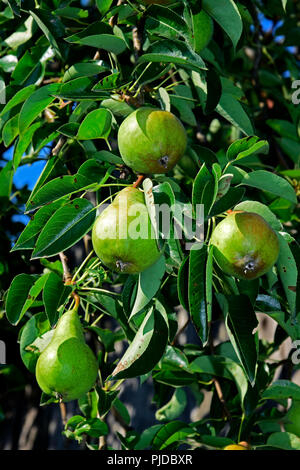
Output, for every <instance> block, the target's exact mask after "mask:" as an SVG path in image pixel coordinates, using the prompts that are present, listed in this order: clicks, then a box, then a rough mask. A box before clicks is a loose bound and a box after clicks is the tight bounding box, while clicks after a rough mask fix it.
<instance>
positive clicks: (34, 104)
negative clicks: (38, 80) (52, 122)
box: [19, 83, 60, 134]
mask: <svg viewBox="0 0 300 470" xmlns="http://www.w3.org/2000/svg"><path fill="white" fill-rule="evenodd" d="M59 88H60V85H58V84H57V83H51V84H50V85H45V86H43V87H41V88H39V89H38V90H36V91H35V92H33V93H32V94H31V95H30V96H29V97H28V98H27V99H26V101H25V103H24V104H23V106H22V109H21V111H20V116H19V131H20V134H22V133H23V132H24V131H25V130H26V129H27V127H29V126H30V124H31V123H32V122H33V121H34V120H35V119H36V118H37V117H38V115H39V114H40V113H41V112H42V111H43V110H44V109H45V108H47V106H49V104H51V103H52V101H54V99H55V98H54V96H52V95H53V94H55V93H57V91H58V90H59Z"/></svg>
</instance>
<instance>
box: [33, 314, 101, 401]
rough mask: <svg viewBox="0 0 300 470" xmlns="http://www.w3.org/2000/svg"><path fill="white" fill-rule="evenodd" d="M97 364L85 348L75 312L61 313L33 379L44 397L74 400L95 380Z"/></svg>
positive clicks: (89, 387) (88, 388)
mask: <svg viewBox="0 0 300 470" xmlns="http://www.w3.org/2000/svg"><path fill="white" fill-rule="evenodd" d="M97 373H98V364H97V360H96V357H95V356H94V353H93V352H92V350H91V349H90V348H89V346H88V345H87V344H86V342H85V339H84V333H83V328H82V325H81V323H80V320H79V317H78V313H77V308H74V309H72V310H69V311H68V312H66V313H64V314H63V315H62V316H61V317H60V319H59V321H58V323H57V326H56V328H55V330H54V334H53V336H52V338H51V341H50V343H49V344H48V346H47V347H46V348H45V349H44V350H43V351H42V353H41V355H40V356H39V358H38V361H37V364H36V379H37V382H38V384H39V386H40V387H41V389H42V390H43V392H45V393H46V394H47V395H50V396H53V397H55V398H57V399H59V400H60V401H63V402H68V401H71V400H77V399H78V398H80V397H81V396H82V395H84V394H85V393H87V392H88V391H89V390H90V389H91V388H92V386H93V385H94V383H95V381H96V379H97Z"/></svg>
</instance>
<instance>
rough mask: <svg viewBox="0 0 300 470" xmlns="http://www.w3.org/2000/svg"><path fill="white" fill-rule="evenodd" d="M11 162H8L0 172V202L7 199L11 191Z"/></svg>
mask: <svg viewBox="0 0 300 470" xmlns="http://www.w3.org/2000/svg"><path fill="white" fill-rule="evenodd" d="M12 166H13V162H12V161H9V162H7V163H6V165H5V166H4V167H3V168H2V169H1V170H0V201H1V198H9V196H10V194H11V190H12V182H13V176H14V171H13V168H12Z"/></svg>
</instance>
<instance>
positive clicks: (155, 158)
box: [118, 108, 187, 174]
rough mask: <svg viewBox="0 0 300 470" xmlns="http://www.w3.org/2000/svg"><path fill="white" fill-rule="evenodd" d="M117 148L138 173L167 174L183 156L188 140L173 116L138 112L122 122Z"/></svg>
mask: <svg viewBox="0 0 300 470" xmlns="http://www.w3.org/2000/svg"><path fill="white" fill-rule="evenodd" d="M118 145H119V150H120V153H121V156H122V158H123V160H124V162H125V163H126V165H127V166H129V167H130V168H132V170H134V171H135V172H136V173H143V174H149V173H167V172H168V171H170V170H171V169H172V168H173V167H174V166H175V165H176V163H177V162H178V160H179V159H180V158H181V157H182V156H183V155H184V152H185V149H186V145H187V137H186V132H185V129H184V127H183V125H182V124H181V122H180V121H179V119H177V117H176V116H174V114H172V113H169V112H168V111H160V110H157V109H154V108H139V109H137V110H136V111H134V112H133V113H131V114H130V115H129V116H128V117H127V118H126V119H125V120H124V121H123V122H122V124H121V126H120V129H119V133H118Z"/></svg>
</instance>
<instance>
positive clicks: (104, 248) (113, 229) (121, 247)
mask: <svg viewBox="0 0 300 470" xmlns="http://www.w3.org/2000/svg"><path fill="white" fill-rule="evenodd" d="M92 243H93V247H94V250H95V252H96V254H97V256H98V257H99V258H100V259H101V261H102V262H103V263H104V264H105V265H106V266H107V267H108V268H110V269H111V270H112V271H116V272H120V273H129V274H136V273H140V272H142V271H144V270H145V269H147V268H148V267H150V266H151V265H152V264H154V263H155V261H157V260H158V258H159V257H160V255H161V253H160V251H159V250H158V247H157V243H156V239H155V236H153V234H152V231H151V221H150V218H149V215H148V210H147V206H146V204H145V199H144V194H143V193H142V191H140V190H139V189H137V188H134V187H133V186H130V187H127V188H125V189H123V190H122V191H120V192H119V194H118V195H117V196H116V197H115V199H114V201H113V202H112V204H110V205H109V206H108V207H107V208H106V209H105V210H104V211H103V212H102V214H100V215H99V216H98V217H97V219H96V221H95V223H94V226H93V230H92Z"/></svg>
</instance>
